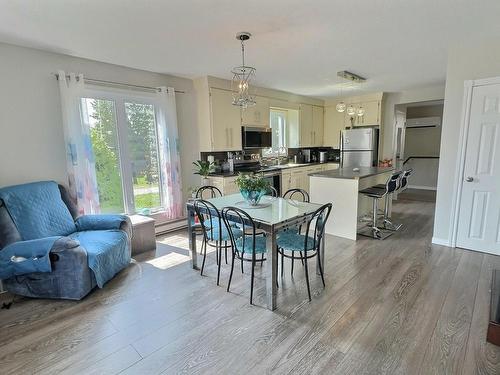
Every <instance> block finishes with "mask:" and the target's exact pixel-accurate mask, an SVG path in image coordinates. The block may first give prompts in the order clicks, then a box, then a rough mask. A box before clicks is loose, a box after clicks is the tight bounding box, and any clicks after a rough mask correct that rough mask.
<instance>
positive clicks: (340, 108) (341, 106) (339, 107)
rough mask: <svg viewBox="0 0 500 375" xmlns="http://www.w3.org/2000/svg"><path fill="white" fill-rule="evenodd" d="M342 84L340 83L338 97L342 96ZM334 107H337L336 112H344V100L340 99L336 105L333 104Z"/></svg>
mask: <svg viewBox="0 0 500 375" xmlns="http://www.w3.org/2000/svg"><path fill="white" fill-rule="evenodd" d="M343 86H344V84H343V83H341V84H340V97H341V98H342V87H343ZM335 108H336V109H337V112H340V113H342V112H344V111H345V108H346V105H345V102H344V101H343V100H342V101H340V102H338V103H337V105H336V106H335Z"/></svg>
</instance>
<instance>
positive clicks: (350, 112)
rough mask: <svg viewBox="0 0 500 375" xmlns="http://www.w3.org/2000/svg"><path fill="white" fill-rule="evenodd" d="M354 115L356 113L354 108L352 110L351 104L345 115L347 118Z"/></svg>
mask: <svg viewBox="0 0 500 375" xmlns="http://www.w3.org/2000/svg"><path fill="white" fill-rule="evenodd" d="M355 113H356V108H354V107H353V105H352V104H349V106H348V107H347V114H348V115H349V116H354V114H355Z"/></svg>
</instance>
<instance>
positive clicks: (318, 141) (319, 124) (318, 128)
mask: <svg viewBox="0 0 500 375" xmlns="http://www.w3.org/2000/svg"><path fill="white" fill-rule="evenodd" d="M324 112H325V111H324V108H323V107H320V106H317V105H313V106H312V145H313V146H315V147H321V146H323V128H324V121H325V120H324V118H325V117H324V116H325V114H324Z"/></svg>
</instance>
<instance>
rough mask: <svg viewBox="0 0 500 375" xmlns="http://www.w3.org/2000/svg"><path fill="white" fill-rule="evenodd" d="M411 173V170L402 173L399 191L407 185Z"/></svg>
mask: <svg viewBox="0 0 500 375" xmlns="http://www.w3.org/2000/svg"><path fill="white" fill-rule="evenodd" d="M412 173H413V169H412V168H410V169H407V170H405V171H404V172H403V175H402V176H401V183H400V186H399V188H400V189H404V188H405V187H406V185H408V177H410V176H411V174H412Z"/></svg>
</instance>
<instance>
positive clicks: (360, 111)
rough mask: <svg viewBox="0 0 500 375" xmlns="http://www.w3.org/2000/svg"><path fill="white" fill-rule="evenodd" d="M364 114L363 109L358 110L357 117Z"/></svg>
mask: <svg viewBox="0 0 500 375" xmlns="http://www.w3.org/2000/svg"><path fill="white" fill-rule="evenodd" d="M364 114H365V109H364V108H363V107H359V108H358V116H359V117H362V116H364Z"/></svg>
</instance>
